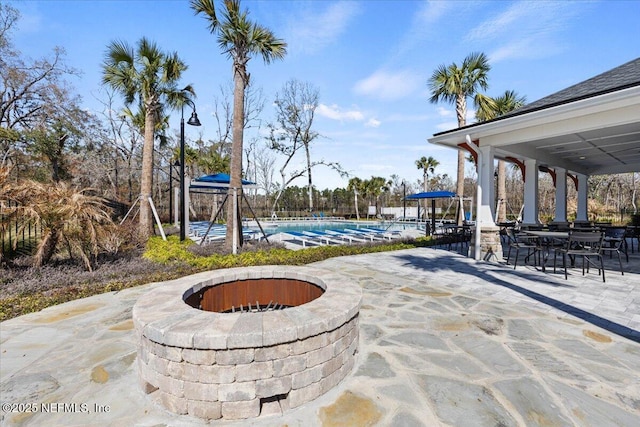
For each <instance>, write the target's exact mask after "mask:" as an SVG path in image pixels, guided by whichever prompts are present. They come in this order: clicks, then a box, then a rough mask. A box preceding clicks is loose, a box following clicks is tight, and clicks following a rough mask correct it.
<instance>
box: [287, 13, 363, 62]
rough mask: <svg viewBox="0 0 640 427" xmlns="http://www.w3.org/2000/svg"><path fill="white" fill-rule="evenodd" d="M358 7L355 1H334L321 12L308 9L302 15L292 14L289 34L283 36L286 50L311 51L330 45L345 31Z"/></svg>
mask: <svg viewBox="0 0 640 427" xmlns="http://www.w3.org/2000/svg"><path fill="white" fill-rule="evenodd" d="M319 4H323V5H324V4H327V3H319ZM359 9H360V7H359V5H358V4H357V3H355V2H336V3H330V4H329V6H328V7H327V8H326V9H325V10H324V11H321V12H318V11H317V10H310V9H309V10H306V11H305V12H304V13H303V14H302V15H296V16H293V17H292V19H291V21H290V28H289V31H288V32H289V35H288V36H287V37H286V38H285V39H286V40H287V41H288V44H289V45H288V50H289V51H294V52H295V51H302V52H306V53H313V52H317V51H319V50H321V49H322V48H324V47H326V46H328V45H331V44H332V43H334V42H335V41H336V40H337V39H338V38H339V37H340V35H341V34H342V33H343V32H344V31H345V29H346V28H347V27H348V25H349V23H350V22H351V19H352V18H353V17H355V16H356V15H357V14H358V13H359Z"/></svg>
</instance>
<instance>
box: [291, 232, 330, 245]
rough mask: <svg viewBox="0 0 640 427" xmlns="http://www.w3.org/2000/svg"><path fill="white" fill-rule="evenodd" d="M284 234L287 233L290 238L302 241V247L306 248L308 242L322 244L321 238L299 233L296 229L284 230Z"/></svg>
mask: <svg viewBox="0 0 640 427" xmlns="http://www.w3.org/2000/svg"><path fill="white" fill-rule="evenodd" d="M284 233H285V234H287V235H289V236H290V237H291V238H292V240H297V241H299V242H301V243H302V247H303V248H306V247H307V245H308V244H312V245H317V246H324V243H323V242H322V239H321V238H319V237H314V236H310V235H308V234H304V233H300V232H298V231H285V232H284Z"/></svg>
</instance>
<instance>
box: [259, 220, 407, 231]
mask: <svg viewBox="0 0 640 427" xmlns="http://www.w3.org/2000/svg"><path fill="white" fill-rule="evenodd" d="M261 225H262V228H263V229H264V232H265V233H266V234H276V233H286V232H287V231H294V232H303V231H325V230H334V229H335V230H341V229H345V228H356V229H358V228H368V227H374V228H380V229H383V230H386V229H387V228H389V231H402V230H415V229H416V225H415V224H398V223H396V224H392V225H391V227H389V224H384V223H380V222H354V221H322V220H318V221H316V220H312V221H299V222H280V223H274V222H266V223H261ZM249 229H251V230H257V231H260V230H259V228H258V227H257V226H255V225H250V226H249Z"/></svg>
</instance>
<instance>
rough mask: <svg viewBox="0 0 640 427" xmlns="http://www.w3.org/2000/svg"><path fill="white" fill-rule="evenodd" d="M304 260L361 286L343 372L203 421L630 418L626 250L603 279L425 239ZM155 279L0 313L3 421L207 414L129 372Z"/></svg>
mask: <svg viewBox="0 0 640 427" xmlns="http://www.w3.org/2000/svg"><path fill="white" fill-rule="evenodd" d="M607 262H608V265H609V260H607ZM616 262H617V260H616ZM314 266H315V267H319V268H326V269H329V270H333V271H336V272H340V273H341V274H344V275H348V276H351V277H352V278H354V279H355V280H357V281H358V282H359V283H360V285H361V286H362V288H363V305H362V308H361V310H360V345H359V352H358V354H357V357H356V364H355V366H354V368H353V371H352V373H351V374H350V375H348V376H347V378H346V379H345V380H343V381H342V382H341V383H340V384H339V385H338V386H337V387H335V388H334V389H332V390H330V391H329V392H327V393H326V394H325V395H322V396H321V397H320V398H318V399H317V400H315V401H312V402H310V403H307V404H304V405H302V406H301V407H299V408H296V409H294V410H290V411H286V412H285V413H284V414H283V415H269V416H262V417H260V418H257V419H254V420H245V421H236V422H233V421H212V422H210V425H222V426H225V425H234V426H235V425H242V426H246V425H255V426H285V425H286V426H360V425H361V426H365V425H379V426H445V425H448V426H497V425H500V426H539V425H545V426H594V427H595V426H597V427H606V426H617V427H619V426H629V427H631V426H634V427H635V426H639V425H640V332H639V330H640V271H639V269H640V255H638V254H635V255H634V256H633V257H632V260H631V261H630V263H629V271H628V272H625V275H624V276H622V275H620V273H619V272H616V271H615V263H612V264H611V266H612V270H608V271H607V282H606V283H602V280H601V278H600V277H598V276H597V273H596V272H594V271H591V272H590V273H589V274H587V275H585V276H582V275H581V274H580V272H579V271H577V270H573V271H572V272H571V275H570V277H569V280H566V281H565V280H564V275H563V274H559V273H558V274H552V273H550V272H549V270H547V273H543V272H541V271H538V269H536V268H535V267H532V266H522V267H520V266H518V268H517V269H516V270H513V268H512V267H511V266H505V265H503V264H497V263H485V262H480V263H477V262H475V261H473V260H471V259H469V258H465V257H462V256H460V255H458V254H455V253H452V252H447V251H444V250H438V249H428V248H424V249H411V250H403V251H396V252H388V253H379V254H367V255H359V256H351V257H341V258H334V259H330V260H326V261H322V262H319V263H315V264H314ZM636 266H637V267H636ZM157 286H159V285H158V284H149V285H145V286H140V287H137V288H133V289H127V290H124V291H121V292H112V293H108V294H103V295H97V296H94V297H90V298H86V299H83V300H77V301H73V302H70V303H67V304H62V305H59V306H55V307H51V308H48V309H46V310H43V311H41V312H39V313H33V314H29V315H25V316H21V317H19V318H15V319H11V320H8V321H5V322H2V323H0V400H1V401H2V403H3V407H2V409H3V410H2V412H1V415H0V416H1V417H2V418H1V424H2V425H3V426H22V425H25V426H26V425H29V426H42V425H46V426H74V425H75V426H106V425H109V426H135V425H139V426H192V425H193V426H198V425H206V424H207V423H206V422H205V421H202V420H199V419H196V418H192V417H188V416H178V415H174V414H171V413H169V412H167V411H166V410H165V409H163V407H162V406H161V405H160V404H159V403H158V402H156V397H155V396H154V393H152V394H150V395H145V394H144V393H143V392H142V390H141V388H140V386H139V384H138V382H137V373H136V366H137V364H136V363H135V362H136V339H135V336H134V331H133V323H132V321H131V309H132V307H133V304H134V303H135V302H136V300H137V299H138V298H139V297H140V296H141V295H143V294H144V293H146V292H148V291H149V290H151V289H153V288H154V287H157ZM7 405H8V406H7Z"/></svg>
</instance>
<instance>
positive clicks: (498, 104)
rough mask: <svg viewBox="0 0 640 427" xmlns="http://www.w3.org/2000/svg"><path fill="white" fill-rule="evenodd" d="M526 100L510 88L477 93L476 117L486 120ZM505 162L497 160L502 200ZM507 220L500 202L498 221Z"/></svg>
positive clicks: (505, 206) (500, 198) (499, 193)
mask: <svg viewBox="0 0 640 427" xmlns="http://www.w3.org/2000/svg"><path fill="white" fill-rule="evenodd" d="M526 102H527V98H526V97H525V96H520V95H518V94H517V93H516V92H514V91H512V90H507V91H505V93H504V94H503V95H501V96H498V97H496V98H491V97H488V96H486V95H482V94H478V95H477V96H476V100H475V105H476V119H477V120H478V121H487V120H491V119H495V118H496V117H498V116H502V115H503V114H507V113H509V112H511V111H513V110H516V109H518V108H520V107H522V106H523V105H524V104H525V103H526ZM506 180H507V178H506V164H505V161H504V160H498V194H497V197H498V200H502V201H503V202H504V201H505V200H506V199H507V189H506ZM506 220H507V205H506V204H505V203H500V206H499V208H498V222H505V221H506Z"/></svg>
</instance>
